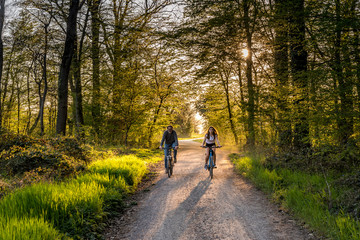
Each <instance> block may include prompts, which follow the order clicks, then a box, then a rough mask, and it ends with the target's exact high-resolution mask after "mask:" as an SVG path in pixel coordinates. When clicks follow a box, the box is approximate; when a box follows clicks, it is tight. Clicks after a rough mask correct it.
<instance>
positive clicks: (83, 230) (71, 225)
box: [0, 181, 106, 237]
mask: <svg viewBox="0 0 360 240" xmlns="http://www.w3.org/2000/svg"><path fill="white" fill-rule="evenodd" d="M105 193H106V191H105V189H104V188H103V187H101V186H99V185H98V184H96V183H95V182H93V183H88V184H84V183H78V182H76V181H70V182H68V183H61V184H43V183H41V184H36V185H32V186H29V187H26V188H23V189H20V190H18V191H15V192H14V193H12V194H10V195H7V196H5V197H4V199H2V200H1V202H0V216H2V217H3V218H5V219H11V218H17V219H21V218H22V217H33V218H36V217H39V218H43V219H44V220H45V221H47V222H50V223H52V224H53V225H54V227H55V228H57V229H59V230H60V231H61V232H64V233H69V234H70V235H71V236H74V237H76V236H87V235H88V234H91V233H92V232H97V231H99V226H98V224H96V222H97V221H101V220H102V219H103V217H104V212H103V209H102V205H103V196H104V195H105Z"/></svg>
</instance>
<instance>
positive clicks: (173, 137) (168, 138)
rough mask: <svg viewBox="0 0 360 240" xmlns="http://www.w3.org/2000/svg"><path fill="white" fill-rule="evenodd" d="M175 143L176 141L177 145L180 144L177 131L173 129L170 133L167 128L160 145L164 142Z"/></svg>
mask: <svg viewBox="0 0 360 240" xmlns="http://www.w3.org/2000/svg"><path fill="white" fill-rule="evenodd" d="M164 142H165V144H173V143H175V145H176V146H179V142H178V138H177V134H176V132H175V131H174V130H173V131H172V132H171V133H169V131H168V130H166V131H165V132H164V134H163V136H162V139H161V143H160V146H162V145H163V144H164Z"/></svg>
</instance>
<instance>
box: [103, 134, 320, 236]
mask: <svg viewBox="0 0 360 240" xmlns="http://www.w3.org/2000/svg"><path fill="white" fill-rule="evenodd" d="M180 144H181V149H180V150H179V152H178V153H179V157H178V159H179V161H178V163H177V164H176V165H175V168H174V175H173V176H172V177H171V178H168V177H167V175H165V173H164V171H163V170H162V171H161V174H160V175H159V176H158V178H157V179H156V184H155V185H153V186H152V187H151V188H150V191H149V192H144V193H143V194H141V196H140V199H138V205H137V206H135V207H133V208H131V209H130V211H129V212H128V213H127V214H125V216H123V217H122V218H120V219H118V220H116V221H115V222H114V223H113V225H112V226H111V227H110V229H109V230H108V231H107V234H106V235H105V237H106V239H133V240H139V239H146V240H147V239H159V240H176V239H189V240H190V239H191V240H193V239H221V240H224V239H262V240H270V239H284V240H285V239H286V240H288V239H291V240H295V239H315V238H314V236H313V235H312V234H309V233H307V232H306V231H305V230H304V229H302V228H301V227H299V226H297V225H296V223H295V221H294V220H292V219H290V218H289V216H287V215H286V214H284V213H282V212H281V211H279V210H278V208H277V207H276V206H274V205H273V204H271V203H269V200H268V199H267V198H266V197H265V196H264V194H263V193H261V192H260V191H258V190H256V189H255V188H254V187H253V186H251V184H249V183H247V182H246V181H244V180H243V179H242V178H241V177H239V176H237V175H236V174H235V173H234V170H233V166H232V164H231V163H230V161H229V160H228V159H227V155H228V153H229V151H227V150H225V149H220V150H218V153H217V154H218V155H217V156H218V164H217V165H218V168H217V169H215V171H214V179H212V180H210V179H209V174H208V172H207V171H205V170H204V169H203V165H204V164H203V162H204V161H203V155H204V150H202V149H200V148H199V145H200V144H199V143H196V142H193V141H181V142H180Z"/></svg>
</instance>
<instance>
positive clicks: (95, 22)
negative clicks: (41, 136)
mask: <svg viewBox="0 0 360 240" xmlns="http://www.w3.org/2000/svg"><path fill="white" fill-rule="evenodd" d="M99 4H100V0H92V1H90V12H91V33H92V42H91V59H92V71H93V75H92V84H93V86H92V103H91V115H92V118H93V129H94V132H95V135H96V137H98V136H99V135H100V123H101V116H100V114H101V112H100V48H99V35H100V20H99Z"/></svg>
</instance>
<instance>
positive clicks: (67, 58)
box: [56, 0, 79, 135]
mask: <svg viewBox="0 0 360 240" xmlns="http://www.w3.org/2000/svg"><path fill="white" fill-rule="evenodd" d="M78 11H79V0H72V1H71V4H70V10H69V15H68V19H67V27H66V39H65V48H64V53H63V56H62V60H61V66H60V73H59V81H58V114H57V120H56V133H57V134H62V135H65V134H66V120H67V110H68V84H69V80H68V79H69V73H70V67H71V61H72V57H73V53H74V44H75V40H76V19H77V14H78Z"/></svg>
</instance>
